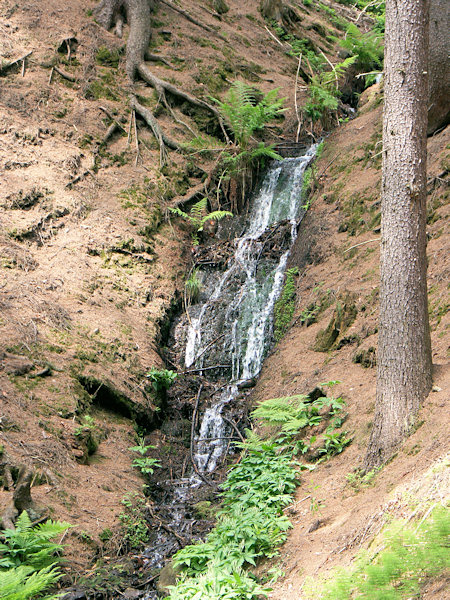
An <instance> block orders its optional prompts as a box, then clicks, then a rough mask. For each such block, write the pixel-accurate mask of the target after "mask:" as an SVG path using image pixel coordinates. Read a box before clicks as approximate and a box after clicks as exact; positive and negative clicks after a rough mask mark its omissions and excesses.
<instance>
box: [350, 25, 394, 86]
mask: <svg viewBox="0 0 450 600" xmlns="http://www.w3.org/2000/svg"><path fill="white" fill-rule="evenodd" d="M339 44H340V46H341V47H342V48H344V49H345V50H348V52H349V53H350V54H352V55H353V56H356V57H357V60H356V61H355V66H356V67H357V69H358V70H359V71H360V72H367V71H372V70H374V69H379V68H380V67H382V65H383V52H384V51H383V36H382V34H381V33H380V32H379V31H376V30H372V31H368V32H367V33H363V32H362V31H361V30H360V29H358V27H357V26H356V25H355V24H354V23H350V24H349V26H348V28H347V32H346V34H345V38H344V39H340V40H339ZM366 81H367V78H366Z"/></svg>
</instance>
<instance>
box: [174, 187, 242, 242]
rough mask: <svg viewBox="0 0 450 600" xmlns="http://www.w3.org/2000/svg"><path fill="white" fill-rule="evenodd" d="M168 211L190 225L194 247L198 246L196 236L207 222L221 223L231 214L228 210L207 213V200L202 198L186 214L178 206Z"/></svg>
mask: <svg viewBox="0 0 450 600" xmlns="http://www.w3.org/2000/svg"><path fill="white" fill-rule="evenodd" d="M169 210H170V212H171V213H173V214H174V215H178V216H179V217H181V218H182V219H184V220H185V221H187V222H188V223H190V224H191V225H192V226H193V228H194V232H193V233H192V242H193V244H194V245H196V246H197V245H198V244H199V238H198V234H199V233H200V232H202V231H203V227H204V225H205V223H206V222H207V221H211V220H212V221H221V220H222V219H224V218H225V217H232V216H233V213H232V212H230V211H229V210H214V211H212V212H208V198H202V199H201V200H199V201H198V202H196V203H195V204H194V206H193V207H192V208H191V210H190V211H189V212H188V213H186V212H184V210H181V208H178V206H175V207H169Z"/></svg>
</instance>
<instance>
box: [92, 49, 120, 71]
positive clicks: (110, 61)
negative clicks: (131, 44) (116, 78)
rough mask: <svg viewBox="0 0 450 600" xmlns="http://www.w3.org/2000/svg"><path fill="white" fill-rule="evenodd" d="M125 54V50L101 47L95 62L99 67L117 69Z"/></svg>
mask: <svg viewBox="0 0 450 600" xmlns="http://www.w3.org/2000/svg"><path fill="white" fill-rule="evenodd" d="M123 53H124V48H113V49H112V50H110V49H109V48H107V47H106V46H100V48H99V49H98V50H97V54H96V55H95V60H96V61H97V63H98V64H99V65H103V66H105V67H113V68H115V69H117V67H118V66H119V62H120V59H121V57H122V56H123Z"/></svg>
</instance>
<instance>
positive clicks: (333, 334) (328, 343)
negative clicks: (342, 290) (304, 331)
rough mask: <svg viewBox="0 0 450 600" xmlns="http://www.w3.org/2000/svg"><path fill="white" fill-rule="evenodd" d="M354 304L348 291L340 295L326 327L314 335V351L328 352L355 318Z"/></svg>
mask: <svg viewBox="0 0 450 600" xmlns="http://www.w3.org/2000/svg"><path fill="white" fill-rule="evenodd" d="M356 315H357V309H356V304H355V302H354V300H353V298H352V296H351V294H350V293H346V294H344V295H343V296H341V298H340V299H338V301H337V302H336V307H335V309H334V312H333V315H332V317H331V319H330V322H329V323H328V326H327V327H326V329H322V330H321V331H319V333H318V334H317V336H316V342H315V344H314V347H313V349H314V350H315V351H316V352H328V350H331V349H332V348H333V347H334V346H335V345H336V342H337V341H338V339H339V337H340V336H341V335H342V334H343V333H344V331H345V330H346V329H347V328H348V327H349V326H350V325H351V324H352V323H353V321H354V320H355V319H356Z"/></svg>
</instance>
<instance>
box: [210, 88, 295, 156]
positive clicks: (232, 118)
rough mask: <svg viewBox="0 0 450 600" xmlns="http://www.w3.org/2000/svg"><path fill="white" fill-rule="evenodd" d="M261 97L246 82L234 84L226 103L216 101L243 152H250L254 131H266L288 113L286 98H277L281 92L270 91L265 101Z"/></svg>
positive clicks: (276, 90) (264, 97)
mask: <svg viewBox="0 0 450 600" xmlns="http://www.w3.org/2000/svg"><path fill="white" fill-rule="evenodd" d="M259 94H260V92H258V90H255V88H253V87H252V86H249V85H247V84H246V83H244V82H243V81H235V82H234V83H233V84H232V85H231V87H230V89H229V90H228V92H227V94H226V96H225V101H223V102H222V101H220V100H215V102H216V104H217V105H218V109H219V112H220V114H221V115H222V116H223V117H224V118H225V120H226V121H227V122H228V123H229V125H230V127H231V129H232V131H233V135H234V137H235V140H236V143H237V144H238V146H239V148H240V150H241V151H242V150H246V149H247V148H248V146H249V143H250V138H251V136H252V135H253V133H254V132H255V131H258V130H261V129H263V128H264V126H265V125H266V124H267V123H268V122H270V121H271V120H272V119H274V118H275V117H277V116H279V115H281V114H282V113H283V112H284V111H285V110H286V109H285V108H283V104H284V98H278V89H274V90H271V91H270V92H268V93H267V94H265V95H264V96H263V97H262V98H259Z"/></svg>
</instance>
